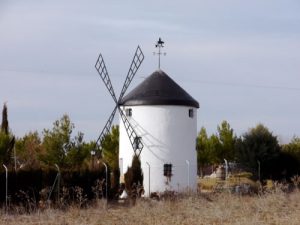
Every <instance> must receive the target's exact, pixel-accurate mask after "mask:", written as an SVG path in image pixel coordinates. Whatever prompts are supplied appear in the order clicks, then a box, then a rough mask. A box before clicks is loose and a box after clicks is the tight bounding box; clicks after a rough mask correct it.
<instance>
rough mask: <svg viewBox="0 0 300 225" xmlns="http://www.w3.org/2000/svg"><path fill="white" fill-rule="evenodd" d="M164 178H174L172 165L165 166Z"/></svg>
mask: <svg viewBox="0 0 300 225" xmlns="http://www.w3.org/2000/svg"><path fill="white" fill-rule="evenodd" d="M164 176H165V177H168V178H171V176H172V164H164Z"/></svg>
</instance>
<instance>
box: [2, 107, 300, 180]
mask: <svg viewBox="0 0 300 225" xmlns="http://www.w3.org/2000/svg"><path fill="white" fill-rule="evenodd" d="M7 114H8V113H7V106H6V104H4V106H3V110H2V123H1V130H0V163H1V165H2V164H5V165H6V166H8V167H9V168H10V169H11V170H13V169H16V170H18V169H21V168H22V169H23V170H24V169H27V170H34V169H43V170H47V169H48V168H53V166H54V165H55V164H57V165H58V166H59V167H60V168H61V169H62V170H73V171H78V170H93V169H94V170H95V169H97V168H99V167H103V165H102V164H101V162H105V163H106V164H107V165H108V166H109V168H110V170H111V171H113V174H115V179H116V180H117V178H118V173H119V161H118V151H119V129H118V126H113V127H112V130H111V132H110V133H109V134H108V135H107V137H106V138H105V141H104V143H103V144H102V146H101V148H102V153H101V152H100V150H99V149H98V148H96V144H95V141H89V142H86V141H84V134H83V133H82V132H78V133H77V134H76V135H75V136H74V135H73V132H74V128H75V126H74V124H73V123H72V122H71V120H70V118H69V116H68V115H63V116H62V117H61V118H60V119H58V120H56V121H55V122H54V123H53V127H52V128H51V129H44V130H43V131H42V135H40V134H39V133H38V132H37V131H34V132H29V133H27V134H25V135H24V136H23V137H17V138H15V137H14V135H13V134H12V132H11V130H10V128H9V122H8V115H7ZM72 135H73V136H72ZM196 149H197V162H198V170H199V175H203V169H204V168H205V167H207V166H211V165H219V164H222V163H224V159H226V160H227V161H229V162H235V163H238V164H239V165H242V166H244V167H245V168H246V169H248V170H250V171H251V172H252V173H253V174H254V175H255V174H258V170H260V172H261V174H260V175H261V178H262V179H265V178H272V179H281V178H289V177H291V176H292V175H295V174H299V172H300V166H299V165H300V138H298V137H296V136H295V137H294V138H293V139H292V140H291V141H290V143H288V144H283V145H280V144H279V142H278V138H277V136H276V135H274V134H273V133H272V132H271V131H269V129H268V128H267V127H265V126H264V125H263V124H258V125H257V126H255V127H253V128H251V129H249V130H248V131H247V132H245V133H244V134H242V135H241V136H239V137H238V136H236V135H235V133H234V130H233V129H232V128H231V126H230V124H229V123H228V122H227V121H223V122H222V123H221V124H220V125H218V126H217V132H216V133H214V134H212V135H208V134H207V132H206V129H205V128H204V127H202V128H201V129H200V131H199V133H198V135H197V139H196ZM0 170H2V171H3V168H2V167H1V169H0ZM115 182H116V183H117V181H115Z"/></svg>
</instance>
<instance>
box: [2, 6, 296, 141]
mask: <svg viewBox="0 0 300 225" xmlns="http://www.w3.org/2000/svg"><path fill="white" fill-rule="evenodd" d="M299 12H300V2H299V1H296V0H295V1H288V0H285V1H283V0H282V1H276V0H265V1H261V0H252V1H241V0H240V1H237V0H222V1H216V0H215V1H214V0H210V1H208V0H207V1H201V0H198V1H176V0H172V1H169V0H165V1H156V0H152V1H99V0H97V1H96V0H90V1H65V0H60V1H58V0H52V1H43V0H40V1H30V0H28V1H15V0H1V1H0V30H1V33H0V78H1V88H0V104H3V103H4V102H7V105H8V110H9V121H10V127H11V129H12V131H13V132H14V133H15V134H16V135H17V136H23V135H24V134H25V133H27V132H29V131H33V130H38V131H39V132H41V131H42V130H43V128H51V127H52V123H53V122H54V121H55V120H56V119H59V118H60V117H61V116H62V115H63V114H64V113H67V114H68V115H69V116H70V117H71V120H72V121H73V122H74V123H75V126H76V131H75V132H77V131H82V132H83V133H84V134H85V138H86V139H87V140H92V139H95V138H96V137H97V136H98V134H99V133H100V131H101V129H102V127H103V125H104V124H105V122H106V120H107V118H108V116H109V115H110V112H111V110H112V109H113V107H114V104H113V101H112V99H111V97H110V96H109V94H108V92H107V90H106V89H105V87H104V85H103V84H102V83H101V80H100V78H99V76H98V74H97V72H96V70H95V69H94V64H95V61H96V59H97V56H98V54H99V53H100V52H101V53H102V54H103V56H104V59H105V62H106V66H107V69H108V72H109V74H110V76H111V79H112V82H113V85H114V87H115V91H116V92H117V95H118V94H119V92H120V89H121V87H122V84H123V82H124V79H125V76H126V74H127V71H128V68H129V65H130V63H131V58H132V56H133V53H134V50H135V48H136V46H137V45H138V44H139V45H140V46H141V48H142V50H143V52H144V54H145V60H144V62H143V64H142V66H141V68H140V70H139V72H138V73H137V75H136V77H135V79H134V81H133V83H132V85H131V88H132V87H134V86H136V85H137V84H138V83H140V82H141V81H143V79H144V77H145V76H148V75H150V74H151V73H152V72H153V71H155V70H156V69H157V58H156V57H155V56H153V52H154V51H155V48H154V44H155V41H157V39H158V37H162V39H163V40H164V41H165V42H166V44H165V48H164V49H163V50H164V51H166V52H167V55H166V56H165V57H163V59H162V69H163V70H164V71H165V72H166V73H168V74H169V75H170V76H171V77H172V78H173V79H174V80H176V81H177V83H178V84H180V85H181V86H182V87H183V88H184V89H185V90H186V91H188V92H189V93H190V94H191V95H192V96H193V97H194V98H195V99H197V100H198V101H199V103H200V109H199V111H198V130H199V129H200V127H201V126H204V127H206V128H207V130H208V132H209V133H214V132H216V127H217V125H218V124H220V123H221V122H222V120H227V121H228V122H229V123H230V125H231V126H232V128H233V129H234V130H235V132H236V134H237V135H240V134H242V133H244V132H246V131H247V130H248V129H249V128H251V127H253V126H255V125H256V124H258V123H263V124H264V125H266V126H267V127H268V128H269V129H270V130H271V131H273V133H274V134H275V135H278V137H279V140H280V141H281V142H288V141H289V140H290V138H292V136H293V135H297V136H300V119H299V115H300V105H299V102H300V101H299V100H300V51H299V49H300V41H299V40H300V13H299ZM116 122H117V121H116Z"/></svg>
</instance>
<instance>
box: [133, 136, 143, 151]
mask: <svg viewBox="0 0 300 225" xmlns="http://www.w3.org/2000/svg"><path fill="white" fill-rule="evenodd" d="M141 140H142V138H141V137H135V138H134V140H133V149H134V150H137V149H141V148H142V146H141V144H142V141H141Z"/></svg>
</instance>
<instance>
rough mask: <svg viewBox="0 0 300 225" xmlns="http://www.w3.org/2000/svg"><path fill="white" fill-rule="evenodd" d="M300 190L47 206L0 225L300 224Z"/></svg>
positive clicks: (1, 215)
mask: <svg viewBox="0 0 300 225" xmlns="http://www.w3.org/2000/svg"><path fill="white" fill-rule="evenodd" d="M299 212H300V191H299V189H296V190H294V191H293V192H291V193H286V192H283V191H282V187H281V186H280V185H278V186H277V187H275V188H274V189H272V190H270V191H268V192H266V193H264V194H258V195H253V196H240V195H234V194H229V193H218V194H212V193H207V194H187V195H184V196H176V197H175V198H172V199H168V200H164V201H154V200H149V199H144V200H143V199H140V200H138V201H137V202H136V204H135V205H134V206H128V205H120V204H118V205H109V206H108V208H106V204H105V202H104V201H99V202H98V203H95V204H93V205H90V206H89V207H88V208H86V209H80V207H78V206H70V207H69V208H68V209H66V210H55V209H52V208H48V209H45V210H37V211H35V212H33V213H30V214H6V213H5V212H4V209H2V210H1V211H0V218H1V220H0V224H1V225H2V224H5V225H11V224H20V225H25V224H26V225H28V224H49V225H50V224H61V225H67V224H70V225H71V224H72V225H73V224H74V225H77V224H78V225H79V224H80V225H82V224H92V225H94V224H95V225H96V224H105V225H109V224H124V225H125V224H130V225H131V224H135V225H139V224H143V225H147V224H149V225H150V224H151V225H163V224H166V225H169V224H174V225H176V224H180V225H184V224H189V225H193V224H200V225H201V224H205V225H206V224H213V225H219V224H233V225H235V224H246V225H248V224H249V225H250V224H251V225H252V224H253V225H254V224H255V225H259V224H264V225H265V224H272V225H273V224H290V225H293V224H295V225H296V224H297V225H298V224H300V213H299Z"/></svg>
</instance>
